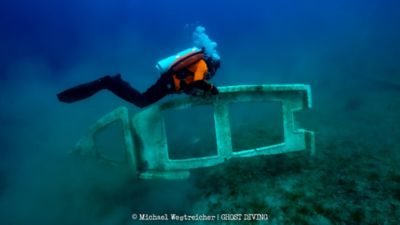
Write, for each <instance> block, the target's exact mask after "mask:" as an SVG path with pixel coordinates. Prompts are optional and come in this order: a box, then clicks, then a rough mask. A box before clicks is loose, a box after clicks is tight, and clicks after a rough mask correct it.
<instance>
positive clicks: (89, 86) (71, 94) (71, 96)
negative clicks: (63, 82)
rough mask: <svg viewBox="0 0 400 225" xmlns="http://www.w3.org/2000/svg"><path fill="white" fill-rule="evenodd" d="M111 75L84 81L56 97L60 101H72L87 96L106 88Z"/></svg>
mask: <svg viewBox="0 0 400 225" xmlns="http://www.w3.org/2000/svg"><path fill="white" fill-rule="evenodd" d="M110 80H111V77H110V76H109V75H107V76H104V77H102V78H100V79H97V80H95V81H92V82H88V83H84V84H81V85H78V86H75V87H72V88H69V89H67V90H65V91H62V92H60V93H58V94H57V98H58V100H59V101H61V102H66V103H72V102H76V101H79V100H83V99H85V98H88V97H90V96H92V95H94V94H96V93H97V92H98V91H100V90H103V89H104V88H106V86H107V84H108V83H109V82H110Z"/></svg>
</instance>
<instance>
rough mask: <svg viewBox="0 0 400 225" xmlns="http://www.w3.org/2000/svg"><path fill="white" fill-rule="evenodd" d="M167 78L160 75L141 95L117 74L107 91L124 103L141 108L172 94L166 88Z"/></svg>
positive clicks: (168, 81)
mask: <svg viewBox="0 0 400 225" xmlns="http://www.w3.org/2000/svg"><path fill="white" fill-rule="evenodd" d="M168 78H169V76H168V75H162V76H161V77H160V78H159V79H158V80H157V82H156V83H155V84H154V85H152V86H151V87H150V88H149V89H147V91H146V92H144V93H143V94H141V93H140V92H138V91H137V90H136V89H134V88H132V87H131V86H130V85H129V83H128V82H126V81H124V80H122V78H121V75H119V74H118V75H116V76H114V77H113V79H112V81H111V83H110V84H109V85H108V86H107V89H108V90H110V91H112V92H113V93H114V94H115V95H117V96H119V97H120V98H122V99H124V100H125V101H128V102H130V103H133V104H135V105H136V106H138V107H141V108H142V107H145V106H148V105H151V104H153V103H154V102H157V101H158V100H160V99H161V98H163V97H164V96H166V95H168V94H170V93H172V92H171V91H170V88H169V86H168V85H169V84H170V80H169V79H168Z"/></svg>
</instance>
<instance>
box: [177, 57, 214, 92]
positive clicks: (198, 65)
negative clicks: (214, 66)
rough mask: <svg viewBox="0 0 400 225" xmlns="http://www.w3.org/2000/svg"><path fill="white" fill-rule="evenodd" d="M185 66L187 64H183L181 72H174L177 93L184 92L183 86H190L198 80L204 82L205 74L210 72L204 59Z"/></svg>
mask: <svg viewBox="0 0 400 225" xmlns="http://www.w3.org/2000/svg"><path fill="white" fill-rule="evenodd" d="M184 65H185V63H183V64H181V66H182V67H181V68H180V70H176V71H175V72H174V71H172V72H173V73H172V78H173V80H174V87H175V91H176V92H180V91H182V88H183V87H182V86H186V85H189V84H191V83H193V82H194V81H197V80H204V77H205V74H206V73H207V72H208V68H207V64H206V62H205V61H204V59H202V58H201V59H199V60H198V61H197V62H194V63H192V64H189V63H188V64H187V65H186V66H184ZM182 73H183V74H182Z"/></svg>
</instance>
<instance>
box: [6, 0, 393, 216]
mask: <svg viewBox="0 0 400 225" xmlns="http://www.w3.org/2000/svg"><path fill="white" fill-rule="evenodd" d="M199 25H201V26H204V27H205V28H206V32H207V34H208V35H209V36H210V38H212V39H213V40H214V41H215V42H217V43H218V46H217V50H218V53H219V54H220V56H221V68H220V70H219V71H218V73H217V75H216V76H215V78H214V79H213V80H212V82H213V83H214V84H215V85H217V86H225V85H239V84H271V83H273V84H280V83H305V84H310V85H311V87H312V91H313V100H314V106H313V109H312V110H310V111H307V112H304V113H302V114H301V115H299V119H300V120H301V125H302V126H304V127H306V128H307V129H311V130H314V131H316V137H317V152H318V154H317V156H316V157H315V159H314V160H311V159H309V157H308V155H302V154H295V155H293V156H288V157H285V156H278V157H267V158H262V159H256V160H248V161H240V163H232V164H227V165H224V166H219V167H216V168H210V169H209V170H206V171H205V172H204V171H202V172H200V173H199V174H197V175H196V174H194V176H192V178H191V179H189V180H186V181H171V182H159V181H151V182H147V181H133V180H132V179H130V178H129V176H127V175H126V174H125V173H124V172H121V171H114V170H109V169H105V168H102V167H100V166H96V165H93V164H89V165H88V164H87V163H84V162H81V161H76V159H71V158H69V157H68V154H67V153H68V152H69V151H71V150H72V149H73V147H74V144H75V143H76V141H77V140H79V138H80V137H82V136H83V135H84V134H85V132H86V131H87V130H88V128H89V126H90V125H92V124H93V123H94V122H95V121H96V120H97V119H98V118H100V117H101V116H102V115H104V114H106V113H107V112H110V111H111V110H113V109H115V108H116V107H118V106H121V105H122V106H126V107H128V109H129V111H130V113H132V114H134V113H136V112H138V111H139V110H140V109H139V108H137V107H135V106H133V105H131V104H129V103H126V102H124V101H123V100H121V99H118V98H117V97H115V96H113V95H112V94H111V93H108V92H101V93H98V94H97V95H96V96H93V97H92V98H90V99H87V100H85V101H82V102H77V103H74V104H63V103H60V102H58V101H57V99H56V96H55V95H56V93H58V92H59V91H61V90H63V89H65V88H68V87H71V86H73V85H76V84H79V83H82V82H86V81H90V80H93V79H96V78H98V77H100V76H102V75H105V74H115V73H122V75H123V77H124V79H126V80H127V81H129V82H130V83H131V85H132V86H134V87H135V88H137V89H138V90H140V91H145V90H146V89H147V87H149V86H150V85H151V84H153V83H154V82H155V81H156V80H157V78H158V76H159V74H158V72H157V70H156V68H155V64H156V62H157V61H158V60H160V59H162V58H164V57H167V56H169V55H171V54H174V53H176V52H177V51H180V50H183V49H186V48H188V47H191V46H192V45H193V43H192V33H193V31H194V29H195V28H196V27H197V26H199ZM399 27H400V2H399V1H394V0H380V1H361V0H335V1H333V0H327V1H293V0H284V1H256V0H248V1H210V0H204V1H199V2H191V1H183V0H182V1H181V0H171V1H154V0H131V1H128V0H118V1H104V0H99V1H89V0H81V1H77V0H71V1H44V0H36V1H32V0H21V1H11V0H4V1H2V2H1V3H0V34H1V35H0V60H1V61H0V62H1V63H0V96H1V97H0V107H1V108H0V109H1V111H0V127H1V128H0V144H1V147H0V152H1V159H0V218H1V221H2V222H0V223H1V224H141V223H139V222H138V221H132V220H131V219H130V215H131V214H132V213H138V212H141V211H143V212H148V213H164V212H168V213H195V212H199V213H200V212H201V213H209V214H212V213H214V214H215V213H251V212H253V213H257V212H258V213H261V212H267V213H269V214H270V215H269V216H270V221H269V222H270V224H397V223H396V221H397V220H398V219H397V217H398V215H400V193H399V191H398V190H400V183H399V182H400V179H399V178H400V174H399V173H398V171H399V166H398V165H399V163H398V162H399V161H398V160H400V157H399V154H398V150H399V147H398V146H399V140H400V129H399V126H398V124H400V118H399V117H398V115H399V112H400V101H399V99H400V98H399V94H400V64H399V63H398V61H399V59H400V31H399V29H398V28H399ZM175 97H176V96H168V97H167V98H166V99H167V100H168V99H171V98H175ZM237 111H238V112H236V113H237V115H236V117H237V118H238V121H242V122H243V121H247V119H248V120H249V122H248V123H247V125H246V127H247V128H248V129H250V130H251V131H250V132H258V134H269V135H270V137H269V138H274V137H275V136H276V132H274V131H271V130H267V131H264V130H260V129H261V128H260V127H257V124H258V122H257V120H256V119H259V117H260V118H262V117H261V116H259V117H257V116H254V118H253V117H251V118H249V117H248V116H246V115H247V112H246V111H245V109H243V112H242V111H241V109H240V108H239V109H237ZM275 112H276V113H280V112H279V111H275ZM183 117H184V118H182V120H181V121H183V122H182V123H183V124H179V127H180V129H184V127H185V126H184V125H185V123H186V125H187V126H190V124H191V123H190V121H191V120H192V119H193V118H192V116H190V115H187V116H183ZM272 118H276V116H275V117H272ZM271 124H273V123H271ZM274 126H275V125H271V126H270V128H271V127H274ZM236 127H237V129H236V130H233V133H234V134H236V135H235V136H234V137H235V138H236V139H235V142H236V143H240V144H242V145H243V146H248V143H264V142H265V143H267V142H268V141H264V140H260V137H259V136H257V135H256V136H253V137H250V136H251V135H248V134H246V135H241V134H240V131H241V130H240V129H241V128H240V126H238V125H237V126H236ZM200 130H202V132H205V134H207V126H205V127H202V128H200ZM170 132H174V131H173V130H172V131H170ZM179 132H180V133H179ZM179 132H178V131H176V134H171V136H173V137H176V139H177V142H176V143H173V144H175V145H179V144H180V143H179V134H181V133H182V130H180V131H179ZM183 133H184V132H183ZM200 136H201V135H200ZM201 137H202V139H199V138H195V139H193V143H197V144H200V147H201V146H214V145H212V144H210V143H206V142H207V141H204V143H203V141H200V142H199V140H203V136H201ZM204 139H207V135H205V137H204ZM268 143H269V142H268ZM189 144H190V141H189ZM202 144H203V145H202ZM309 160H311V161H309ZM254 171H256V172H254ZM332 171H333V173H332ZM238 174H242V175H241V176H238ZM332 174H333V175H332ZM293 205H295V206H293ZM340 208H343V210H339V209H340ZM242 222H243V221H242ZM244 224H246V223H244Z"/></svg>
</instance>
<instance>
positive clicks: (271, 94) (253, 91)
mask: <svg viewBox="0 0 400 225" xmlns="http://www.w3.org/2000/svg"><path fill="white" fill-rule="evenodd" d="M219 90H220V94H218V95H217V96H208V97H187V98H180V99H175V100H171V101H168V102H164V103H161V104H154V105H152V106H150V107H148V108H146V109H144V110H143V111H140V112H139V113H137V114H135V115H133V116H132V117H131V116H130V115H129V112H128V109H127V108H126V107H119V108H117V109H115V110H114V111H112V112H110V113H109V114H107V115H105V116H104V117H102V118H101V119H99V120H98V121H97V122H96V123H95V124H94V125H93V126H92V127H91V128H90V130H89V132H88V133H87V135H86V136H85V137H83V138H82V139H81V140H80V141H79V142H78V143H77V148H76V151H75V152H76V153H78V154H80V155H86V156H91V157H95V158H97V159H100V160H105V161H107V162H109V163H112V164H114V165H118V164H120V162H117V161H113V160H111V159H108V158H107V157H106V156H104V155H102V154H100V153H99V152H98V151H97V149H96V147H95V139H94V137H95V135H96V133H98V132H99V131H101V130H102V129H104V128H106V127H107V126H109V125H110V124H112V123H115V122H119V121H120V122H122V129H123V134H124V145H125V151H126V152H125V153H126V161H127V162H128V163H129V165H130V168H131V170H132V172H133V174H135V176H137V177H138V178H140V179H156V178H158V179H184V178H188V177H189V175H190V170H191V169H196V168H202V167H209V166H215V165H218V164H221V163H224V162H225V161H226V160H229V159H231V158H238V157H254V156H259V155H272V154H281V153H288V152H294V151H302V150H307V151H310V153H311V155H313V154H314V153H315V143H314V142H315V139H314V133H313V132H312V131H308V130H304V129H301V128H298V127H296V124H295V119H294V112H296V111H300V110H304V109H309V108H311V107H312V100H311V90H310V86H309V85H304V84H290V85H240V86H226V87H220V88H219ZM270 101H278V102H280V103H281V105H282V114H283V115H282V116H283V136H284V141H283V143H279V144H275V145H270V146H260V147H258V148H254V149H244V150H241V151H233V150H232V137H231V128H230V118H229V107H228V106H229V105H230V104H234V103H239V102H270ZM200 105H210V106H212V107H213V109H214V122H215V134H216V141H217V155H213V156H205V157H196V158H187V159H177V160H175V159H170V158H169V154H168V145H167V136H166V129H165V123H164V117H163V111H165V110H170V109H188V108H191V107H195V106H200Z"/></svg>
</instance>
